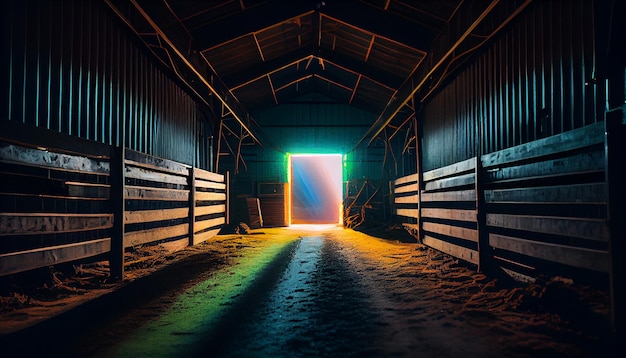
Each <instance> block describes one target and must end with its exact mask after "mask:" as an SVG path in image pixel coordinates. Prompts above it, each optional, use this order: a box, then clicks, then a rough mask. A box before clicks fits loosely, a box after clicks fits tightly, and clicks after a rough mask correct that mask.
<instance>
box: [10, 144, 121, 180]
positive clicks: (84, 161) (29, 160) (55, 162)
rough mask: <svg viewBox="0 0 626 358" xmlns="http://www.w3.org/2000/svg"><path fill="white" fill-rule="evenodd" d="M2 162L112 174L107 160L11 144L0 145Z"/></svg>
mask: <svg viewBox="0 0 626 358" xmlns="http://www.w3.org/2000/svg"><path fill="white" fill-rule="evenodd" d="M0 161H3V162H7V163H18V164H22V165H28V166H35V167H45V168H55V169H58V170H64V171H71V172H80V173H84V172H87V173H97V174H102V175H109V172H110V166H109V162H108V161H107V160H103V159H92V158H87V157H85V156H78V155H70V154H63V153H55V152H51V151H48V150H45V149H35V148H27V147H22V146H16V145H10V144H2V145H0Z"/></svg>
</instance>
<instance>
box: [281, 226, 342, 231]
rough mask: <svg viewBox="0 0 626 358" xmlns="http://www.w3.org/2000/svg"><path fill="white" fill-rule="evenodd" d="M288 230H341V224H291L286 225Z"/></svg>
mask: <svg viewBox="0 0 626 358" xmlns="http://www.w3.org/2000/svg"><path fill="white" fill-rule="evenodd" d="M287 228H288V229H290V230H301V231H329V230H343V226H341V225H339V224H293V225H290V226H288V227H287Z"/></svg>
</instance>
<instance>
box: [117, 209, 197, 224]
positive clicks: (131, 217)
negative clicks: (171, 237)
mask: <svg viewBox="0 0 626 358" xmlns="http://www.w3.org/2000/svg"><path fill="white" fill-rule="evenodd" d="M188 216H189V208H174V209H158V210H138V211H126V212H124V224H137V223H148V222H155V221H163V220H174V219H184V218H186V217H188Z"/></svg>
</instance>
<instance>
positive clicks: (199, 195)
mask: <svg viewBox="0 0 626 358" xmlns="http://www.w3.org/2000/svg"><path fill="white" fill-rule="evenodd" d="M195 198H196V200H197V201H224V200H226V194H225V193H214V192H203V191H196V196H195Z"/></svg>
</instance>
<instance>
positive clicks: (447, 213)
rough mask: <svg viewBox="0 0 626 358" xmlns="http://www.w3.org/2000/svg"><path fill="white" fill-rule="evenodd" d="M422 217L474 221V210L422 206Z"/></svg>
mask: <svg viewBox="0 0 626 358" xmlns="http://www.w3.org/2000/svg"><path fill="white" fill-rule="evenodd" d="M422 217H428V218H438V219H447V220H458V221H470V222H476V210H461V209H439V208H422Z"/></svg>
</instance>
